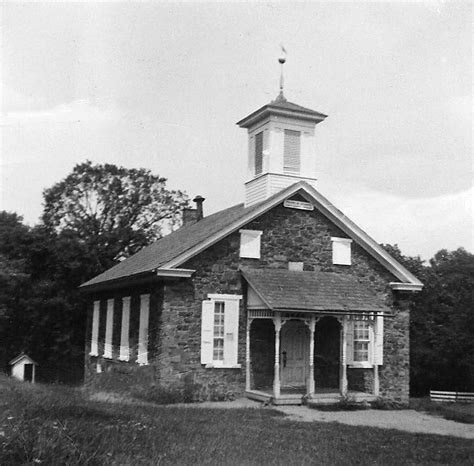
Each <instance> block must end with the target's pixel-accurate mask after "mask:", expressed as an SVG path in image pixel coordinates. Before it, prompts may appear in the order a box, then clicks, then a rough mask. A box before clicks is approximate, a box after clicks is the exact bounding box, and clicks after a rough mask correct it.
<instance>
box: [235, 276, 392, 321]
mask: <svg viewBox="0 0 474 466" xmlns="http://www.w3.org/2000/svg"><path fill="white" fill-rule="evenodd" d="M241 271H242V275H243V277H244V278H245V280H246V281H247V282H248V283H249V285H250V286H251V287H252V288H253V289H254V291H255V292H256V293H257V295H258V296H259V297H260V298H261V299H262V301H263V302H264V303H265V304H266V305H267V306H268V307H269V308H270V309H272V310H274V311H275V310H276V311H336V312H351V311H352V312H376V313H389V312H390V309H389V308H388V307H387V306H386V305H385V304H384V302H383V301H382V299H381V298H379V297H378V296H377V295H375V294H374V293H373V292H372V290H370V289H369V288H367V287H366V286H364V285H363V284H361V283H360V282H359V281H358V280H357V278H356V277H354V276H352V275H346V274H343V273H336V272H309V271H308V272H306V271H304V272H297V271H290V270H282V269H248V268H242V270H241Z"/></svg>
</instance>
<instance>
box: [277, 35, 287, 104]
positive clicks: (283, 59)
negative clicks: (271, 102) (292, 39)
mask: <svg viewBox="0 0 474 466" xmlns="http://www.w3.org/2000/svg"><path fill="white" fill-rule="evenodd" d="M280 47H281V55H280V57H279V58H278V62H279V63H280V65H281V73H280V95H279V96H278V98H280V99H285V96H284V95H283V84H284V81H283V65H284V64H285V62H286V49H285V47H283V45H281V44H280Z"/></svg>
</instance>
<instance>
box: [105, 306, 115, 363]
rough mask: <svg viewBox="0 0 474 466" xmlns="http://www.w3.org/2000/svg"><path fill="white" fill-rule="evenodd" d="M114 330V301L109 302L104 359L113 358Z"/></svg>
mask: <svg viewBox="0 0 474 466" xmlns="http://www.w3.org/2000/svg"><path fill="white" fill-rule="evenodd" d="M113 330H114V300H113V299H108V300H107V317H106V323H105V344H104V358H112V333H113Z"/></svg>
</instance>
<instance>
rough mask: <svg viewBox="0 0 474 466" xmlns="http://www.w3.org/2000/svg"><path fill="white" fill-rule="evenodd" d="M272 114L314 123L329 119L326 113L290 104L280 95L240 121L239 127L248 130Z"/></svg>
mask: <svg viewBox="0 0 474 466" xmlns="http://www.w3.org/2000/svg"><path fill="white" fill-rule="evenodd" d="M270 114H276V115H282V116H289V117H291V116H293V117H298V118H300V119H303V120H304V119H306V120H310V121H313V122H314V123H319V122H320V121H322V120H324V119H325V118H326V117H327V115H325V114H324V113H320V112H317V111H316V110H311V109H310V108H306V107H302V106H301V105H298V104H294V103H293V102H289V101H288V100H286V98H285V97H284V96H283V95H282V94H280V95H279V96H278V97H277V98H276V99H275V100H272V101H271V102H270V103H269V104H267V105H264V106H263V107H260V108H259V109H258V110H255V112H252V113H251V114H250V115H248V116H246V117H245V118H243V119H242V120H240V121H238V122H237V125H239V126H240V127H241V128H248V127H249V126H251V125H252V124H254V123H255V122H256V121H258V120H261V119H263V118H265V117H266V116H268V115H270Z"/></svg>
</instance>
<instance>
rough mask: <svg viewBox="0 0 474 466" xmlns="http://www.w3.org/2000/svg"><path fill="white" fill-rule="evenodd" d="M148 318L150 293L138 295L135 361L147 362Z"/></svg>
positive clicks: (145, 363)
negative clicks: (138, 307) (138, 312)
mask: <svg viewBox="0 0 474 466" xmlns="http://www.w3.org/2000/svg"><path fill="white" fill-rule="evenodd" d="M149 318H150V295H149V294H142V295H140V325H139V329H138V354H137V363H138V364H140V365H147V364H148V322H149Z"/></svg>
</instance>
